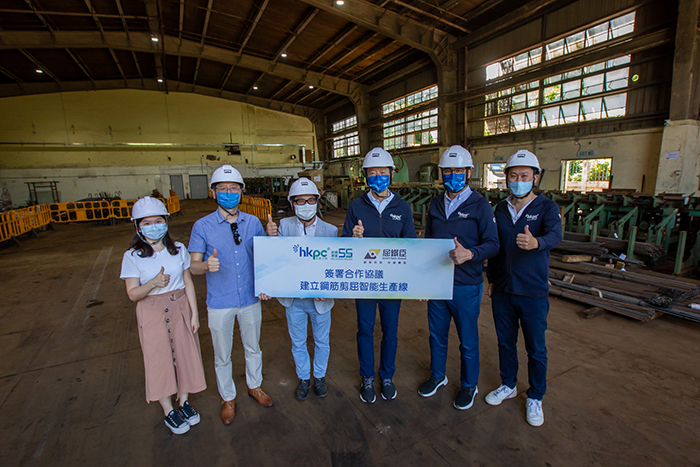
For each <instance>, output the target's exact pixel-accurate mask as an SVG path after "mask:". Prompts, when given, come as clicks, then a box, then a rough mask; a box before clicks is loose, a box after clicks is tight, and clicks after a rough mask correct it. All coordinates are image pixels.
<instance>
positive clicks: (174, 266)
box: [119, 242, 190, 295]
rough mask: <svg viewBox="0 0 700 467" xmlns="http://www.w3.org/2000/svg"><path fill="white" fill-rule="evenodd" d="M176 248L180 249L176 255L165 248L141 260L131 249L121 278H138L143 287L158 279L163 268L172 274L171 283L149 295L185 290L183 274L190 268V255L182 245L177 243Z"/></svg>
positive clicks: (124, 263) (126, 254)
mask: <svg viewBox="0 0 700 467" xmlns="http://www.w3.org/2000/svg"><path fill="white" fill-rule="evenodd" d="M175 246H177V247H179V248H180V251H179V253H178V254H176V255H171V254H170V253H168V249H167V248H163V250H161V251H154V252H153V256H151V257H149V258H141V257H140V256H139V254H138V252H137V251H136V250H134V249H133V248H132V249H129V250H128V251H127V252H126V253H124V257H123V258H122V272H121V274H120V275H119V277H120V278H121V279H126V278H127V277H138V279H139V285H143V284H145V283H146V282H148V281H150V280H151V279H153V278H154V277H156V275H158V273H159V272H160V268H161V266H162V267H164V268H165V274H170V282H169V283H168V286H167V287H156V288H155V289H153V290H151V291H150V292H149V293H148V295H156V294H162V293H168V292H174V291H175V290H180V289H184V288H185V281H183V280H182V272H183V271H184V270H185V269H189V267H190V254H189V252H188V251H187V248H186V247H185V245H183V244H182V243H180V242H175Z"/></svg>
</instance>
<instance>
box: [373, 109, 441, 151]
mask: <svg viewBox="0 0 700 467" xmlns="http://www.w3.org/2000/svg"><path fill="white" fill-rule="evenodd" d="M437 127H438V109H437V108H435V109H430V110H426V111H425V112H419V113H415V114H413V115H409V116H407V117H402V118H398V119H396V120H393V121H390V122H387V123H384V124H383V125H382V136H383V141H384V149H386V150H390V149H401V148H408V147H415V146H424V145H426V144H436V143H437V142H438V130H437Z"/></svg>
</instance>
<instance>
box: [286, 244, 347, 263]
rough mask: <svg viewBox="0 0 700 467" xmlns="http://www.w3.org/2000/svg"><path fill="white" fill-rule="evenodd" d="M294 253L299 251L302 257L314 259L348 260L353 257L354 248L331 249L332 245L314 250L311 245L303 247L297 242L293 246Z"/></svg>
mask: <svg viewBox="0 0 700 467" xmlns="http://www.w3.org/2000/svg"><path fill="white" fill-rule="evenodd" d="M292 250H293V251H294V253H298V254H299V257H300V258H311V259H313V260H316V259H320V260H327V259H332V260H346V259H352V248H338V249H337V250H331V249H330V247H329V248H326V249H324V250H314V249H312V248H309V247H302V246H301V245H299V244H296V245H294V246H293V247H292Z"/></svg>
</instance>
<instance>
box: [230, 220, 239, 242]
mask: <svg viewBox="0 0 700 467" xmlns="http://www.w3.org/2000/svg"><path fill="white" fill-rule="evenodd" d="M231 233H232V234H233V241H234V242H236V245H240V244H241V236H240V235H239V234H238V222H231Z"/></svg>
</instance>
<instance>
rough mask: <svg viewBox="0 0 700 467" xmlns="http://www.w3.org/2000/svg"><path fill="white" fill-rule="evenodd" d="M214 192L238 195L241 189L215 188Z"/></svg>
mask: <svg viewBox="0 0 700 467" xmlns="http://www.w3.org/2000/svg"><path fill="white" fill-rule="evenodd" d="M214 191H216V192H217V193H240V192H241V188H240V187H237V186H236V187H232V188H225V187H220V188H218V187H217V188H216V189H215V190H214Z"/></svg>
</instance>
